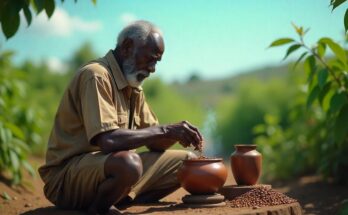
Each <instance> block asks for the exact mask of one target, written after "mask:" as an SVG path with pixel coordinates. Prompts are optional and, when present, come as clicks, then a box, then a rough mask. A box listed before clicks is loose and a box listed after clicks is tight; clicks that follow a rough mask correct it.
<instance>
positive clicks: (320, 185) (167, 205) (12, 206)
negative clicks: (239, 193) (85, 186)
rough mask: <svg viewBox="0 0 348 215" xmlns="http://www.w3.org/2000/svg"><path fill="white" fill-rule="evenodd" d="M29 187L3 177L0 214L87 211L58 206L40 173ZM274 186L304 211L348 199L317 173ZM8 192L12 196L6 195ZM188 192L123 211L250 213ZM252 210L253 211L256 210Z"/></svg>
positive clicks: (335, 206) (345, 190)
mask: <svg viewBox="0 0 348 215" xmlns="http://www.w3.org/2000/svg"><path fill="white" fill-rule="evenodd" d="M41 162H42V160H40V159H33V161H32V163H33V165H34V166H35V167H38V166H39V164H40V163H41ZM231 176H232V174H231V172H229V178H228V179H227V182H226V185H229V184H234V183H235V182H234V179H233V177H231ZM26 184H27V186H26V187H27V188H26V189H23V188H21V187H17V188H11V187H10V186H9V182H8V181H6V180H5V179H3V178H2V179H0V195H1V198H0V215H12V214H22V215H29V214H33V215H67V214H75V215H77V214H84V213H82V212H79V211H66V210H59V209H57V208H55V207H54V206H53V205H52V204H51V203H50V202H49V201H48V200H46V198H45V196H44V195H43V192H42V187H43V183H42V181H41V179H40V178H39V176H37V177H36V178H34V179H31V178H29V177H26ZM272 186H273V188H275V189H276V190H278V191H281V192H283V193H285V194H286V195H288V196H290V197H292V198H294V199H297V200H298V201H299V203H300V205H301V207H302V209H303V213H304V214H323V215H324V214H325V215H327V214H336V213H337V211H338V210H339V209H340V207H341V204H342V203H343V202H344V201H347V200H348V186H345V187H343V186H338V185H334V184H330V183H327V182H324V181H323V180H322V179H321V177H318V176H304V177H301V178H299V179H298V180H293V181H290V182H282V183H277V184H272ZM4 193H6V194H8V196H9V197H10V199H9V198H6V196H4ZM186 194H187V192H186V191H185V190H183V189H179V190H178V191H176V192H175V193H173V194H171V195H170V196H167V197H166V198H164V199H163V200H162V201H161V202H160V203H159V204H148V205H135V206H132V207H130V208H127V209H126V210H123V212H124V214H186V215H191V214H209V215H211V214H250V213H247V212H246V210H243V209H233V208H230V207H229V206H223V207H215V208H188V207H185V206H184V205H183V204H182V203H181V198H182V197H183V196H184V195H186ZM258 210H261V209H256V210H253V213H252V214H257V212H258ZM249 212H250V210H249Z"/></svg>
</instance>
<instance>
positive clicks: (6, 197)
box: [1, 191, 12, 201]
mask: <svg viewBox="0 0 348 215" xmlns="http://www.w3.org/2000/svg"><path fill="white" fill-rule="evenodd" d="M1 197H2V198H3V199H5V200H7V201H10V200H12V198H11V196H10V195H8V194H7V193H6V192H5V191H3V192H2V193H1Z"/></svg>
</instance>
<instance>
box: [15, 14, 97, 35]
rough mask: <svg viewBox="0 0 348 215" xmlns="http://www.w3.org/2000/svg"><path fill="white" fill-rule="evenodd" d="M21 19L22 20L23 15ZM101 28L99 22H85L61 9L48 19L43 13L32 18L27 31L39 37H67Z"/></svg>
mask: <svg viewBox="0 0 348 215" xmlns="http://www.w3.org/2000/svg"><path fill="white" fill-rule="evenodd" d="M22 18H23V19H24V16H23V15H22ZM23 19H22V20H23ZM101 28H102V23H101V22H100V21H85V20H82V19H81V18H79V17H77V16H71V15H69V14H68V13H67V12H66V11H65V10H63V9H62V8H56V10H55V11H54V13H53V15H52V17H51V18H50V19H48V18H47V15H46V13H45V12H44V11H43V12H41V13H40V14H39V15H38V16H37V17H34V19H33V22H32V25H31V26H29V28H28V29H27V31H29V32H30V33H33V34H39V35H48V36H59V37H68V36H70V35H72V34H73V33H74V32H76V31H83V32H96V31H99V30H100V29H101Z"/></svg>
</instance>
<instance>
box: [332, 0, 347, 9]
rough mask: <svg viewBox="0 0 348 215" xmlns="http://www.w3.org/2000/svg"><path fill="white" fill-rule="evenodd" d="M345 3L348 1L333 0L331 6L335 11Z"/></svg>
mask: <svg viewBox="0 0 348 215" xmlns="http://www.w3.org/2000/svg"><path fill="white" fill-rule="evenodd" d="M345 1H347V0H331V3H330V5H331V6H332V10H334V9H335V8H336V7H338V6H340V5H341V4H342V3H344V2H345Z"/></svg>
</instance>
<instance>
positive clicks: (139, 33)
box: [117, 20, 163, 47]
mask: <svg viewBox="0 0 348 215" xmlns="http://www.w3.org/2000/svg"><path fill="white" fill-rule="evenodd" d="M153 34H156V35H158V36H159V37H160V38H163V35H162V32H161V30H160V29H159V28H157V27H156V26H155V25H154V24H152V23H151V22H148V21H145V20H139V21H136V22H133V23H131V24H129V25H128V26H126V27H125V28H124V29H123V30H122V31H121V32H120V33H119V35H118V37H117V46H121V45H122V44H123V43H124V42H125V40H126V39H131V40H132V41H133V43H134V45H135V46H137V47H139V46H143V45H145V44H146V43H147V41H148V40H149V38H150V37H152V35H153Z"/></svg>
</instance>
